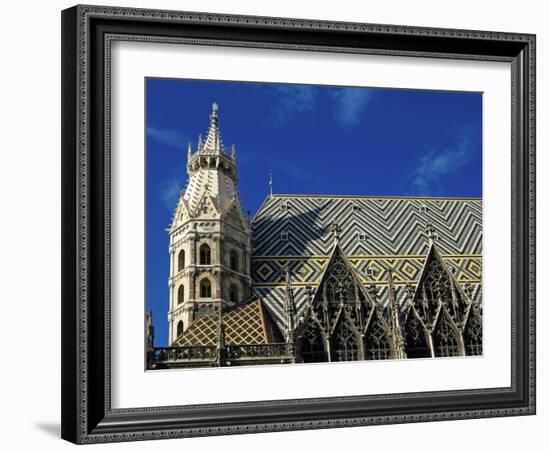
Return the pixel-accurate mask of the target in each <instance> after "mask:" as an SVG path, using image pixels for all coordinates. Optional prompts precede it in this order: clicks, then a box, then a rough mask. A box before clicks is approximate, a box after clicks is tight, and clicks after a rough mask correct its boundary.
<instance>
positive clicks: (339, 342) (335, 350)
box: [332, 319, 360, 361]
mask: <svg viewBox="0 0 550 450" xmlns="http://www.w3.org/2000/svg"><path fill="white" fill-rule="evenodd" d="M359 345H360V344H359V341H358V339H357V335H356V333H355V332H354V331H353V329H352V328H351V325H350V324H349V323H348V321H347V320H345V319H344V320H341V321H340V323H339V324H338V325H337V327H336V330H335V332H334V334H333V336H332V360H333V361H357V360H358V359H360V358H359Z"/></svg>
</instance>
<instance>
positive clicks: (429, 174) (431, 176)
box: [412, 127, 475, 195]
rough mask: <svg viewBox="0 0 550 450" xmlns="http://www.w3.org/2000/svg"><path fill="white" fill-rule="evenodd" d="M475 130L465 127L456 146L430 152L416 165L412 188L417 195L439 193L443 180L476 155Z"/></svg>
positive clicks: (457, 139) (459, 134) (457, 138)
mask: <svg viewBox="0 0 550 450" xmlns="http://www.w3.org/2000/svg"><path fill="white" fill-rule="evenodd" d="M472 132H473V128H472V127H465V128H464V129H463V130H462V131H461V132H460V133H458V134H457V136H456V137H455V139H454V140H455V145H453V146H449V147H446V148H432V149H430V150H428V151H427V152H426V153H425V154H424V155H423V156H422V157H421V158H420V160H419V161H418V163H417V164H416V169H415V170H414V172H413V180H412V187H413V193H414V194H416V195H432V194H433V193H434V192H436V191H438V190H439V188H440V184H441V181H442V179H443V178H444V177H445V176H446V175H449V174H452V173H456V172H457V171H458V170H459V169H461V168H462V167H463V166H464V165H466V164H467V163H468V162H469V161H470V158H471V157H472V156H473V155H474V153H475V146H474V142H473V137H472Z"/></svg>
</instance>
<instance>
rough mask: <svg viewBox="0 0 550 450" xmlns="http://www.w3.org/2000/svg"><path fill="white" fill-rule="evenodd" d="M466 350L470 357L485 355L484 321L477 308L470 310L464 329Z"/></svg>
mask: <svg viewBox="0 0 550 450" xmlns="http://www.w3.org/2000/svg"><path fill="white" fill-rule="evenodd" d="M464 350H465V351H466V355H468V356H473V355H482V354H483V321H482V318H481V312H480V310H479V308H477V307H473V308H472V309H471V310H470V314H469V315H468V320H467V321H466V326H465V327H464Z"/></svg>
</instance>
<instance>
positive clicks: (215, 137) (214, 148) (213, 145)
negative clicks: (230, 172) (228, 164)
mask: <svg viewBox="0 0 550 450" xmlns="http://www.w3.org/2000/svg"><path fill="white" fill-rule="evenodd" d="M199 152H200V153H201V154H208V155H219V154H224V153H225V150H224V146H223V143H222V139H221V136H220V129H219V126H218V104H217V103H212V112H211V113H210V128H209V129H208V135H207V136H206V141H205V142H204V144H203V145H202V148H199Z"/></svg>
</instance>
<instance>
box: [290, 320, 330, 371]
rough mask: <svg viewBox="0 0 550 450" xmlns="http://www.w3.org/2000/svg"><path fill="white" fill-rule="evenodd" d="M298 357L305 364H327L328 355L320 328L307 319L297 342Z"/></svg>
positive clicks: (314, 321)
mask: <svg viewBox="0 0 550 450" xmlns="http://www.w3.org/2000/svg"><path fill="white" fill-rule="evenodd" d="M297 349H298V356H299V357H300V358H301V360H302V361H303V362H305V363H311V362H327V361H328V353H327V349H326V348H325V339H324V337H323V332H322V331H321V327H320V326H319V324H318V323H317V321H316V320H314V319H313V318H312V317H309V318H308V320H307V322H306V324H305V326H304V327H303V328H302V331H301V335H300V336H299V338H298V342H297Z"/></svg>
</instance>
